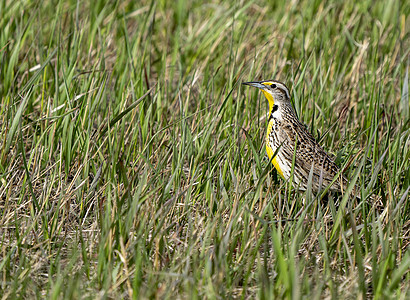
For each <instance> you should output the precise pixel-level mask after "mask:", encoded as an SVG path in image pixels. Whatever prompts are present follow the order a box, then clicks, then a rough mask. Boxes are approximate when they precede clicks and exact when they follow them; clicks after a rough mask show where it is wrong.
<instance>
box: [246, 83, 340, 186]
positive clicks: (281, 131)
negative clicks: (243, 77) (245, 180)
mask: <svg viewBox="0 0 410 300" xmlns="http://www.w3.org/2000/svg"><path fill="white" fill-rule="evenodd" d="M243 84H245V85H249V86H253V87H256V88H258V89H260V90H262V93H263V94H264V95H265V97H266V99H268V102H269V115H268V116H269V119H268V129H267V132H266V152H267V154H268V157H269V159H270V160H271V161H272V164H273V165H274V166H275V168H276V170H277V171H278V173H279V174H280V176H281V177H282V178H284V179H285V180H289V178H290V177H291V170H292V163H293V159H294V164H295V165H294V171H293V174H294V175H293V176H294V177H293V182H292V183H293V185H294V187H295V188H297V189H299V190H306V189H307V187H308V180H309V174H310V173H311V172H312V175H311V176H312V190H313V191H314V192H318V191H320V190H322V191H323V190H324V189H325V188H327V187H329V186H330V185H331V184H332V185H331V186H330V188H329V189H330V190H331V191H342V189H343V190H344V189H345V188H346V185H347V180H346V179H345V178H344V177H343V176H341V175H340V172H339V168H338V167H337V165H336V164H335V163H334V161H333V160H332V159H331V158H330V156H329V155H328V154H327V153H326V152H325V151H324V150H323V148H322V147H321V146H320V145H319V144H318V142H317V141H316V140H315V138H314V137H313V135H312V134H311V133H310V132H309V131H308V130H306V127H305V125H304V124H303V123H302V122H300V121H299V119H298V117H297V116H296V113H295V111H294V109H293V107H292V104H291V102H290V93H289V89H288V88H287V87H286V85H285V84H283V83H282V82H279V81H276V80H264V81H258V82H244V83H243ZM336 176H338V178H336ZM335 179H336V180H335ZM332 182H333V183H332Z"/></svg>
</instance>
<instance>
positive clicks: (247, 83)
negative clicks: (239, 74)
mask: <svg viewBox="0 0 410 300" xmlns="http://www.w3.org/2000/svg"><path fill="white" fill-rule="evenodd" d="M242 84H244V85H249V86H253V87H256V88H258V89H261V90H264V89H265V88H266V86H265V85H263V84H261V81H250V82H242Z"/></svg>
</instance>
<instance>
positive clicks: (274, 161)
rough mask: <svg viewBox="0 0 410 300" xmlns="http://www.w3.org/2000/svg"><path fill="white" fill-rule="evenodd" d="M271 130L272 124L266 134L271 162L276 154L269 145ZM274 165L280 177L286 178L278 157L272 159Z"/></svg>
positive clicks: (267, 150)
mask: <svg viewBox="0 0 410 300" xmlns="http://www.w3.org/2000/svg"><path fill="white" fill-rule="evenodd" d="M269 104H270V103H269ZM272 105H273V104H272ZM271 128H272V124H271V122H269V125H268V132H267V133H266V152H267V154H268V157H269V160H271V159H272V156H273V154H274V153H275V152H274V151H273V149H272V148H271V147H270V145H269V134H270V131H271ZM272 164H273V166H274V167H275V169H276V170H277V171H278V173H279V175H280V176H282V178H285V177H284V176H283V171H282V169H281V168H280V166H279V162H278V158H277V156H275V157H274V158H273V159H272Z"/></svg>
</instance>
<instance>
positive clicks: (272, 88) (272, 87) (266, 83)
mask: <svg viewBox="0 0 410 300" xmlns="http://www.w3.org/2000/svg"><path fill="white" fill-rule="evenodd" d="M242 84H245V85H249V86H253V87H257V88H258V89H260V90H262V92H263V94H264V95H265V97H266V99H268V102H269V110H272V107H273V105H274V103H277V104H278V103H286V104H288V103H289V101H290V93H289V89H288V88H287V86H286V85H285V84H283V83H282V82H279V81H276V80H263V81H251V82H243V83H242Z"/></svg>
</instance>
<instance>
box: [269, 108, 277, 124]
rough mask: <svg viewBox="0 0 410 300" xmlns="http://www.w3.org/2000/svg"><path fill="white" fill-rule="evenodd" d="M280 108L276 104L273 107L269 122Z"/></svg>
mask: <svg viewBox="0 0 410 300" xmlns="http://www.w3.org/2000/svg"><path fill="white" fill-rule="evenodd" d="M278 108H279V107H278V106H277V105H274V106H273V107H272V111H271V112H270V115H269V120H268V123H269V122H270V120H272V118H273V114H274V113H275V111H277V110H278Z"/></svg>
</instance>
